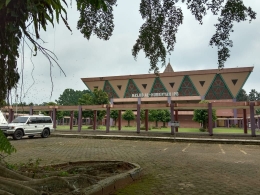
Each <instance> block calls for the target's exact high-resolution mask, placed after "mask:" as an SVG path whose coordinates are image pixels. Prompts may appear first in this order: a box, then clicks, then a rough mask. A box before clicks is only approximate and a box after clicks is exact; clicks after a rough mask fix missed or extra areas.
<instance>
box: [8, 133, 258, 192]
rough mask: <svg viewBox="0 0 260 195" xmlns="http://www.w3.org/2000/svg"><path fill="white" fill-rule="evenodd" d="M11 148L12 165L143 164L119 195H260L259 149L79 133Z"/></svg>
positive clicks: (36, 139)
mask: <svg viewBox="0 0 260 195" xmlns="http://www.w3.org/2000/svg"><path fill="white" fill-rule="evenodd" d="M56 133H57V132H56ZM80 134H81V135H80ZM98 134H99V135H101V133H98ZM93 135H94V133H93ZM125 135H126V134H125ZM60 136H62V137H60ZM137 136H138V135H137ZM157 137H159V136H157ZM244 139H245V138H243V140H244ZM250 140H255V138H252V139H251V138H250ZM256 141H257V140H256ZM11 143H12V144H13V145H14V146H15V147H16V148H17V152H16V153H15V154H12V155H11V156H10V157H8V158H7V161H8V162H9V163H22V162H24V163H25V162H28V159H30V158H32V159H37V158H39V159H41V160H42V161H41V163H42V164H50V163H51V164H54V163H62V162H68V161H81V160H119V161H127V162H133V163H137V164H139V165H140V166H141V167H142V168H143V169H144V170H143V172H144V175H143V177H142V178H141V179H140V180H139V181H137V182H134V183H133V184H131V185H129V186H127V187H126V188H124V189H122V190H119V191H117V192H116V193H115V194H118V195H128V194H129V195H139V194H140V195H143V194H144V195H154V194H160V195H161V194H169V195H172V194H174V195H179V194H180V195H181V194H184V195H186V194H188V195H189V194H198V195H203V194H205V195H208V194H209V195H210V194H212V195H224V194H232V195H233V194H239V195H246V194H248V195H258V194H260V184H259V181H260V155H259V154H260V152H259V151H260V146H259V145H247V144H243V145H241V144H234V143H232V144H222V143H216V144H210V143H192V142H179V141H176V142H174V141H170V142H169V141H167V142H166V141H151V140H148V139H147V140H145V139H144V140H135V139H131V140H121V139H112V138H109V137H108V138H107V139H100V138H98V137H95V139H93V137H88V136H84V133H75V134H74V138H73V137H71V136H68V137H67V136H66V135H65V133H63V135H56V136H54V135H53V136H51V137H50V138H47V139H42V138H34V139H28V138H24V139H22V140H19V141H13V140H11Z"/></svg>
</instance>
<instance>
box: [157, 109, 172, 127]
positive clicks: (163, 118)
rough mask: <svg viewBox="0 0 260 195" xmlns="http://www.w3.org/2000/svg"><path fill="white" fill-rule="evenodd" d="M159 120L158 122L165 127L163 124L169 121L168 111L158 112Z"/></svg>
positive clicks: (169, 114)
mask: <svg viewBox="0 0 260 195" xmlns="http://www.w3.org/2000/svg"><path fill="white" fill-rule="evenodd" d="M158 113H159V118H160V121H161V122H163V127H166V125H165V123H168V122H170V121H171V113H170V111H169V110H159V111H158Z"/></svg>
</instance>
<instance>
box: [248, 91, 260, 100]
mask: <svg viewBox="0 0 260 195" xmlns="http://www.w3.org/2000/svg"><path fill="white" fill-rule="evenodd" d="M248 98H249V101H259V100H260V93H258V92H257V91H256V90H255V89H251V91H250V92H249V95H248Z"/></svg>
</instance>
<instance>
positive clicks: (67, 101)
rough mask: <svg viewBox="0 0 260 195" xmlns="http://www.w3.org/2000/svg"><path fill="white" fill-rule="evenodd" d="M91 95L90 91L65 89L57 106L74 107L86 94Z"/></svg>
mask: <svg viewBox="0 0 260 195" xmlns="http://www.w3.org/2000/svg"><path fill="white" fill-rule="evenodd" d="M87 93H90V91H89V90H83V91H80V90H74V89H65V90H64V91H63V93H62V94H61V95H60V97H59V98H58V100H55V102H57V104H59V105H62V106H74V105H78V103H79V99H80V98H82V96H83V95H84V94H87Z"/></svg>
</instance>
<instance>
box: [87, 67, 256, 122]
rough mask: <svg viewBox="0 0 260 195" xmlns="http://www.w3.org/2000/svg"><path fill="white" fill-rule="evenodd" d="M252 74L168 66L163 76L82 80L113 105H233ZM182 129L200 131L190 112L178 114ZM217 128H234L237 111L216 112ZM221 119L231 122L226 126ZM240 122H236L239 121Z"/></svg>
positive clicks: (248, 70) (242, 70)
mask: <svg viewBox="0 0 260 195" xmlns="http://www.w3.org/2000/svg"><path fill="white" fill-rule="evenodd" d="M252 71H253V67H239V68H238V67H237V68H225V69H208V70H193V71H179V72H174V71H173V69H172V66H171V65H170V64H168V65H167V66H166V68H165V71H164V72H163V73H160V74H159V75H155V74H140V75H124V76H108V77H93V78H82V81H83V82H84V84H85V85H86V86H87V87H88V89H89V90H90V91H94V90H95V89H102V90H103V91H105V92H106V93H107V94H108V97H109V99H110V101H111V103H113V104H137V103H141V104H146V103H155V104H156V103H162V102H166V103H167V102H168V103H169V102H176V103H178V102H182V103H183V102H187V103H197V102H199V101H201V100H208V101H212V102H217V101H220V102H234V101H236V98H237V96H238V94H239V92H240V90H241V89H242V87H243V86H244V84H245V82H246V81H247V79H248V77H249V76H250V74H251V72H252ZM178 115H179V119H178V120H179V122H180V124H181V126H182V127H199V124H198V123H197V122H194V121H192V116H193V111H192V110H190V111H189V110H188V111H179V113H178ZM217 116H218V118H219V120H218V121H217V123H216V124H215V125H216V126H227V125H232V122H233V123H234V122H235V123H236V124H237V120H232V119H236V118H242V111H240V110H235V109H234V110H232V109H226V110H217ZM221 118H222V119H224V118H227V119H230V120H229V124H226V122H225V120H221ZM238 121H239V120H238Z"/></svg>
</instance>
